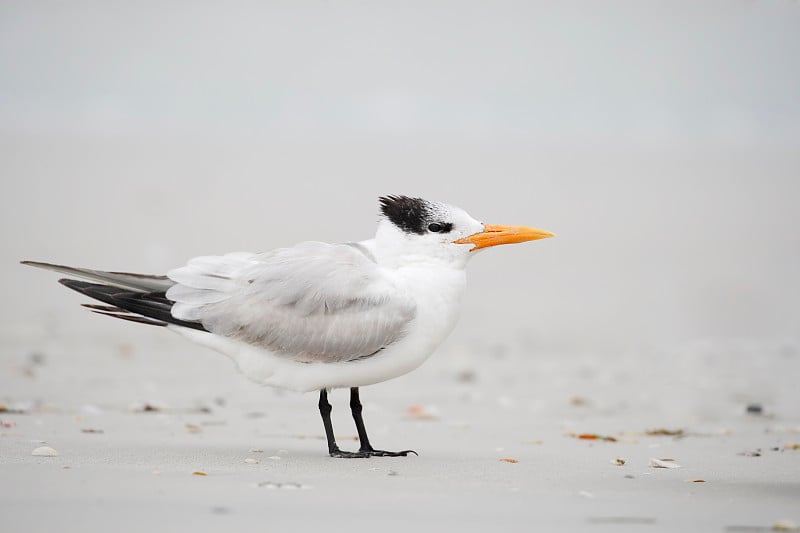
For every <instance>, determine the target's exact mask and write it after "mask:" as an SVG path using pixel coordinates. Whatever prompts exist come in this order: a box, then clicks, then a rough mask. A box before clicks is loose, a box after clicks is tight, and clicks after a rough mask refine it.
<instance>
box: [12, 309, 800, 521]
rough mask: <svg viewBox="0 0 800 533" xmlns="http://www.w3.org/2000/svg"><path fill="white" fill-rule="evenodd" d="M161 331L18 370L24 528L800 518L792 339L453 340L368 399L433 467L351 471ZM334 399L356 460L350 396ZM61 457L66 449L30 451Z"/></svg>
mask: <svg viewBox="0 0 800 533" xmlns="http://www.w3.org/2000/svg"><path fill="white" fill-rule="evenodd" d="M87 319H89V318H87ZM91 320H95V319H94V317H91ZM96 320H100V319H96ZM109 327H111V328H114V327H116V324H114V325H112V326H109ZM120 327H124V326H120ZM146 329H147V328H146ZM142 336H143V339H142V340H143V342H140V343H137V344H136V345H131V344H123V345H119V344H116V345H115V344H114V343H111V342H105V343H92V342H89V341H87V340H82V341H73V342H60V341H59V342H57V343H49V344H48V345H47V347H46V348H43V349H42V350H41V351H36V352H27V353H26V352H25V351H24V350H23V349H21V348H20V347H16V349H15V350H14V353H15V357H12V358H4V360H3V368H2V369H1V370H2V372H0V375H2V378H1V381H0V390H2V391H3V392H2V398H0V400H2V404H3V406H4V409H5V411H4V412H2V413H0V419H1V420H2V424H3V427H2V433H0V444H1V445H2V449H3V453H2V457H1V459H0V460H1V461H2V466H1V467H0V468H2V472H3V475H2V478H1V479H0V492H2V494H3V498H2V509H3V516H4V519H3V522H4V525H3V530H4V531H9V532H12V531H14V532H16V531H20V532H22V531H52V530H54V529H57V530H60V531H83V532H88V531H107V530H115V531H142V530H150V531H175V530H188V529H191V530H193V531H215V530H219V529H220V528H225V529H247V528H255V527H266V528H288V529H291V530H297V531H312V530H316V529H318V528H325V529H326V530H332V531H366V530H371V529H373V528H380V529H381V530H386V531H407V529H408V528H409V527H411V528H418V529H422V530H432V529H438V528H447V529H458V530H462V531H486V530H487V529H489V528H500V529H501V530H504V531H530V530H532V529H534V530H536V529H544V530H549V531H571V530H587V531H620V530H636V531H644V530H646V531H771V530H779V529H778V528H780V527H786V528H791V527H794V526H793V525H792V524H797V520H798V519H799V517H798V514H797V512H798V505H797V503H798V501H800V483H798V474H799V473H800V468H799V467H798V465H799V464H800V455H798V454H800V449H798V448H800V411H799V410H798V405H800V394H799V393H798V392H797V387H796V386H795V385H794V383H793V380H794V376H796V375H797V372H798V370H800V357H799V354H798V351H797V348H796V347H793V346H710V345H706V346H694V347H692V348H691V349H689V348H687V349H685V350H683V351H679V352H676V353H662V354H633V353H631V354H629V355H620V356H618V357H616V358H602V357H594V356H591V355H575V354H573V355H564V354H561V355H558V354H547V353H533V352H526V351H524V350H523V349H521V348H520V347H513V346H509V347H506V349H503V350H495V352H494V353H493V354H492V353H490V354H488V355H487V353H486V352H485V351H483V350H480V349H475V348H468V347H458V346H455V345H453V344H450V345H448V346H447V347H446V349H445V350H444V352H443V353H440V354H438V355H436V356H435V357H434V358H433V359H432V360H431V361H429V363H428V364H426V365H425V366H423V367H422V368H421V369H420V370H418V371H417V372H414V373H412V374H410V375H408V376H405V377H403V378H400V379H397V380H394V381H392V382H388V383H385V384H382V385H378V386H374V387H367V388H365V389H364V390H363V391H362V398H363V400H364V403H365V418H366V420H367V422H368V427H370V428H371V433H372V440H373V442H375V443H376V444H377V445H379V446H383V447H386V448H388V449H394V448H405V447H410V448H414V449H415V450H417V451H418V452H419V456H418V457H416V456H410V457H406V458H386V459H382V458H372V459H367V460H337V459H332V458H329V457H327V455H326V453H325V447H324V446H325V443H324V439H323V435H324V433H323V432H322V426H321V423H320V421H319V417H318V413H317V410H316V396H315V395H314V394H308V395H299V394H294V393H281V392H279V391H275V390H273V389H268V388H262V387H259V386H257V385H254V384H251V383H249V382H247V381H246V380H245V379H244V378H243V377H241V376H239V375H238V374H237V373H236V372H235V370H234V368H233V365H232V364H231V363H229V362H228V361H227V360H225V359H224V358H222V357H219V356H217V355H216V354H214V353H211V352H206V351H203V350H198V349H194V348H192V347H188V346H186V345H183V343H181V342H179V339H173V338H172V336H171V335H169V334H168V333H167V332H164V331H162V330H155V331H153V330H151V329H147V332H143V333H142ZM46 344H47V343H46ZM331 398H332V403H333V405H334V427H335V428H336V431H337V435H338V438H339V439H340V441H341V444H342V446H343V448H344V447H348V446H349V447H351V448H352V447H354V446H355V445H356V442H355V441H354V439H355V431H354V429H353V425H352V421H351V420H350V417H349V411H348V409H347V406H346V404H347V394H346V391H335V392H334V393H333V394H332V395H331ZM748 406H750V407H749V409H750V411H751V412H749V413H748V412H747V410H748ZM759 409H760V412H759ZM370 422H371V423H370ZM41 446H49V447H51V448H53V449H54V450H56V451H57V453H58V456H55V457H40V456H32V455H31V453H32V452H33V450H34V449H37V448H39V447H41ZM654 460H656V461H654Z"/></svg>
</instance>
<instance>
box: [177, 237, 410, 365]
mask: <svg viewBox="0 0 800 533" xmlns="http://www.w3.org/2000/svg"><path fill="white" fill-rule="evenodd" d="M168 276H169V277H170V278H171V279H172V280H174V281H175V282H177V285H175V286H174V287H173V288H171V289H169V291H168V292H167V297H168V298H169V299H171V300H174V301H175V302H176V303H175V305H174V306H173V308H172V314H173V316H175V317H176V318H179V319H181V320H196V321H200V322H201V323H202V324H203V327H205V328H206V329H207V330H209V331H211V332H213V333H217V334H219V335H224V336H227V337H232V338H236V339H240V340H243V341H245V342H247V343H250V344H254V345H257V346H260V347H263V348H265V349H267V350H269V351H271V352H273V353H276V354H279V355H282V356H285V357H289V358H291V359H294V360H297V361H305V362H339V361H351V360H355V359H360V358H363V357H367V356H370V355H372V354H374V353H376V352H378V351H380V350H381V349H382V348H384V347H386V346H388V345H390V344H392V343H393V342H396V341H397V340H399V339H400V338H402V337H403V336H404V335H405V331H406V327H407V326H408V324H409V322H411V320H412V319H413V318H414V316H415V313H416V307H415V305H414V302H413V300H412V299H411V298H410V297H409V296H408V295H405V294H403V293H402V292H400V291H398V290H397V288H396V287H395V286H394V285H392V284H391V283H390V282H389V281H388V280H386V279H385V277H384V276H382V275H381V273H380V270H379V269H378V267H377V265H376V264H375V262H374V261H373V260H372V259H371V257H370V256H368V255H366V253H365V252H364V251H363V250H361V249H360V247H357V246H352V245H345V244H326V243H319V242H305V243H301V244H299V245H297V246H295V247H293V248H280V249H276V250H272V251H270V252H266V253H263V254H246V253H237V254H228V255H225V256H215V257H202V258H197V259H193V260H192V261H190V262H189V263H188V264H187V265H186V266H185V267H182V268H179V269H175V270H172V271H170V272H169V273H168Z"/></svg>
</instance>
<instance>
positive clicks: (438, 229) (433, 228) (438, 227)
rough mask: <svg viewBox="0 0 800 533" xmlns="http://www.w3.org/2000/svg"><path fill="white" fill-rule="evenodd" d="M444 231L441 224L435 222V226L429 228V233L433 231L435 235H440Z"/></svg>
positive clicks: (431, 225)
mask: <svg viewBox="0 0 800 533" xmlns="http://www.w3.org/2000/svg"><path fill="white" fill-rule="evenodd" d="M443 229H444V227H443V226H442V225H441V224H439V223H438V222H434V223H433V224H430V225H429V226H428V231H432V232H433V233H439V232H440V231H442V230H443Z"/></svg>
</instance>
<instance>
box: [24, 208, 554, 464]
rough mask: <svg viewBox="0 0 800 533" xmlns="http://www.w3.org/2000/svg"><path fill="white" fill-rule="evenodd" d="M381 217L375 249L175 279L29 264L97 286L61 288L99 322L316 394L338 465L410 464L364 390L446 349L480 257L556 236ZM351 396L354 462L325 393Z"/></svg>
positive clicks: (402, 211)
mask: <svg viewBox="0 0 800 533" xmlns="http://www.w3.org/2000/svg"><path fill="white" fill-rule="evenodd" d="M380 207H381V217H380V221H379V223H378V230H377V233H376V235H375V238H373V239H370V240H366V241H361V242H348V243H343V244H327V243H322V242H302V243H300V244H297V245H295V246H293V247H291V248H277V249H274V250H271V251H268V252H263V253H245V252H236V253H230V254H226V255H221V256H206V257H197V258H194V259H191V260H190V261H189V262H188V263H187V264H186V265H185V266H182V267H179V268H175V269H173V270H170V271H169V272H167V275H166V276H150V275H142V274H131V273H124V272H104V271H98V270H90V269H84V268H73V267H67V266H62V265H54V264H49V263H40V262H34V261H23V264H27V265H32V266H36V267H41V268H46V269H49V270H55V271H59V272H62V273H66V274H69V275H71V276H76V277H80V278H84V279H88V280H92V281H93V282H84V281H76V280H73V279H61V280H59V281H60V282H61V283H62V284H64V285H66V286H67V287H69V288H71V289H73V290H76V291H78V292H80V293H83V294H85V295H87V296H90V297H92V298H94V299H96V300H99V301H101V302H103V303H105V304H107V305H91V304H84V305H85V306H86V307H89V308H90V309H92V310H93V311H95V312H97V313H100V314H104V315H108V316H113V317H116V318H122V319H126V320H131V321H135V322H140V323H144V324H151V325H157V326H163V327H166V328H167V329H170V330H172V331H175V332H176V333H179V334H181V335H183V336H185V337H187V338H189V339H190V340H192V341H195V342H197V343H199V344H202V345H204V346H208V347H211V348H213V349H215V350H217V351H219V352H222V353H223V354H225V355H227V356H229V357H230V358H231V359H233V361H234V362H235V363H236V365H237V366H238V368H239V370H240V371H241V372H242V373H243V374H244V375H245V376H247V377H248V378H250V379H251V380H253V381H255V382H257V383H261V384H264V385H270V386H274V387H280V388H284V389H291V390H295V391H301V392H308V391H314V390H319V391H320V396H319V409H320V413H321V415H322V420H323V424H324V426H325V434H326V437H327V440H328V452H329V454H330V455H331V456H332V457H372V456H401V455H403V456H404V455H408V454H409V453H416V452H413V450H404V451H400V452H388V451H384V450H376V449H374V448H373V447H372V445H371V444H370V442H369V439H368V437H367V432H366V429H365V428H364V422H363V419H362V416H361V402H360V398H359V389H358V388H359V387H362V386H365V385H372V384H374V383H379V382H381V381H386V380H388V379H391V378H394V377H397V376H400V375H403V374H405V373H407V372H410V371H411V370H414V369H415V368H417V367H418V366H419V365H420V364H422V363H423V362H424V361H425V360H426V359H427V358H428V357H429V356H430V355H431V354H432V353H433V351H434V350H435V349H436V348H437V347H438V346H439V344H441V342H442V341H443V340H444V339H445V337H446V336H447V335H448V334H449V333H450V331H451V330H452V329H453V326H454V325H455V323H456V319H457V317H458V312H459V308H460V304H461V298H462V295H463V293H464V289H465V286H466V274H465V267H466V265H467V262H468V261H469V259H470V258H471V257H472V256H473V255H474V252H475V251H477V250H482V249H484V248H487V247H490V246H496V245H499V244H510V243H520V242H525V241H531V240H536V239H543V238H546V237H552V236H553V234H552V233H550V232H547V231H543V230H539V229H536V228H528V227H523V226H498V225H489V224H483V223H482V222H479V221H477V220H475V219H474V218H472V217H471V216H469V215H468V214H467V213H466V212H465V211H464V210H463V209H460V208H458V207H454V206H451V205H447V204H444V203H439V202H430V201H426V200H423V199H421V198H410V197H407V196H385V197H382V198H381V199H380ZM344 387H348V388H350V407H351V410H352V414H353V418H354V420H355V424H356V429H357V430H358V436H359V440H360V448H359V451H357V452H347V451H343V450H340V449H339V447H338V445H337V444H336V440H335V439H334V436H333V428H332V425H331V418H330V413H331V405H330V404H329V403H328V399H327V394H328V391H329V390H330V389H334V388H344Z"/></svg>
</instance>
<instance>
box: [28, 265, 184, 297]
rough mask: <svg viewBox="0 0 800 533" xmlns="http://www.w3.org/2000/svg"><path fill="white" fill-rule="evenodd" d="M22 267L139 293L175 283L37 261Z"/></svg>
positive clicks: (165, 279)
mask: <svg viewBox="0 0 800 533" xmlns="http://www.w3.org/2000/svg"><path fill="white" fill-rule="evenodd" d="M22 264H23V265H29V266H34V267H38V268H44V269H46V270H54V271H56V272H61V273H63V274H68V275H71V276H76V277H79V278H83V279H89V280H93V281H99V282H102V283H107V284H109V285H113V286H115V287H122V288H125V289H131V290H134V291H139V292H164V291H166V290H167V289H169V288H170V287H172V286H173V285H174V284H175V283H174V282H173V281H170V279H169V278H167V276H151V275H148V274H133V273H130V272H105V271H103V270H92V269H89V268H76V267H70V266H65V265H55V264H52V263H41V262H39V261H22Z"/></svg>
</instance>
